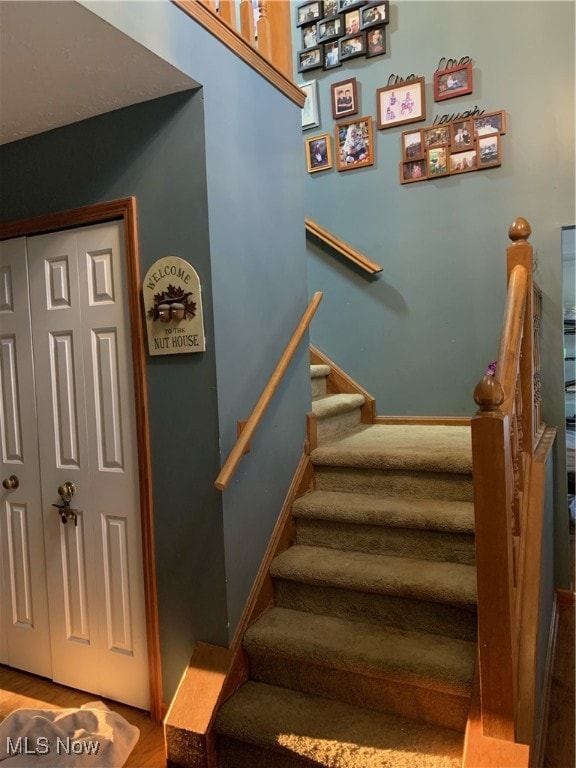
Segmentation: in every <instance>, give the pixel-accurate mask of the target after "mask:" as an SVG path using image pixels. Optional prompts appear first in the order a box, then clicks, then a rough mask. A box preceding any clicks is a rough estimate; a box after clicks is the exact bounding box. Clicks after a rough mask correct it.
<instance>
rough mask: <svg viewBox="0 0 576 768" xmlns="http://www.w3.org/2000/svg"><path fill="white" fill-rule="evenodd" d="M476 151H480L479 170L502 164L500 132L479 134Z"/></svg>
mask: <svg viewBox="0 0 576 768" xmlns="http://www.w3.org/2000/svg"><path fill="white" fill-rule="evenodd" d="M476 152H477V153H478V165H477V170H478V171H481V170H482V169H483V168H493V167H494V166H496V165H501V164H502V156H501V147H500V134H499V133H491V134H489V135H487V136H479V137H478V138H477V139H476Z"/></svg>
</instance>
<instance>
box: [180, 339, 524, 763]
mask: <svg viewBox="0 0 576 768" xmlns="http://www.w3.org/2000/svg"><path fill="white" fill-rule="evenodd" d="M334 370H335V367H334V366H333V365H332V364H331V363H330V361H328V360H327V359H326V358H324V357H323V356H322V355H321V353H319V352H318V351H317V350H315V349H312V354H311V391H312V413H311V414H309V418H308V423H309V424H311V425H312V426H313V432H314V433H313V434H310V435H309V440H308V443H307V448H308V453H309V455H305V456H303V458H302V461H301V463H300V466H299V468H298V471H297V473H296V476H295V478H294V482H293V483H292V487H291V489H290V491H289V493H288V495H287V498H286V502H285V504H284V507H283V510H282V513H281V515H280V517H279V520H278V524H277V526H276V529H275V531H274V534H273V536H272V539H271V543H270V547H269V549H268V552H267V554H266V556H265V558H264V561H263V564H262V567H261V569H260V572H259V575H258V577H257V579H256V582H255V585H254V588H253V591H252V593H251V595H250V598H249V600H248V604H247V607H246V610H245V612H244V615H243V618H242V621H241V624H240V626H239V628H238V630H237V632H236V636H235V638H234V641H233V643H232V647H231V649H230V650H226V649H218V650H217V651H215V652H214V657H213V658H210V654H208V652H207V650H206V648H207V647H205V646H202V645H200V644H199V646H198V648H197V651H195V653H194V657H195V658H193V660H192V666H191V668H190V670H189V672H190V675H191V678H194V680H195V682H194V683H193V682H192V680H191V681H189V683H188V685H189V689H190V691H191V692H189V693H185V692H184V691H183V690H181V691H180V692H179V694H178V695H177V697H176V701H175V704H174V705H173V708H172V710H171V712H170V713H169V715H168V718H167V721H166V738H167V754H168V761H169V763H168V764H169V765H172V766H193V768H215V767H216V766H219V768H240V767H244V766H245V767H246V768H300V766H302V768H304V766H307V767H308V768H310V766H319V767H320V768H322V767H325V768H371V767H372V766H373V767H374V768H376V767H378V768H383V767H386V768H413V767H414V766H418V768H460V767H461V766H462V759H463V753H464V738H465V731H466V727H467V724H468V720H469V715H470V711H471V706H472V692H473V679H474V670H475V665H476V654H477V647H476V568H475V549H474V515H473V505H472V463H471V462H472V458H471V444H470V443H471V438H470V427H469V425H468V424H467V423H466V422H465V421H464V420H462V422H460V423H456V425H455V424H454V422H450V421H448V422H447V423H442V420H440V423H424V424H419V423H414V422H410V423H407V424H395V423H389V424H386V423H384V424H382V423H374V421H375V408H374V401H373V399H372V398H370V396H369V395H368V393H366V392H365V391H364V390H362V388H360V387H358V385H356V384H355V383H354V382H352V380H351V379H349V377H347V376H346V375H345V374H344V373H343V372H342V371H340V369H336V372H334ZM182 687H185V684H184V683H183V686H181V688H182ZM186 721H187V722H186ZM190 725H191V726H193V728H194V733H193V734H189V733H188V728H189V726H190ZM468 728H470V726H468ZM512 746H513V747H518V749H519V750H520V752H522V753H523V749H522V748H521V747H520V746H519V745H512ZM510 748H512V747H510ZM503 749H504V747H503ZM503 754H504V753H503ZM506 754H507V753H506ZM512 765H516V763H513V764H512ZM518 765H520V764H518ZM470 768H473V766H472V763H470ZM477 768H479V766H477Z"/></svg>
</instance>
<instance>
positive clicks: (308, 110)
mask: <svg viewBox="0 0 576 768" xmlns="http://www.w3.org/2000/svg"><path fill="white" fill-rule="evenodd" d="M299 88H300V90H301V91H303V92H304V93H305V94H306V101H305V102H304V106H303V107H302V130H303V131H306V130H308V128H317V127H318V126H319V125H320V117H319V112H318V82H317V81H316V80H309V81H308V82H307V83H302V84H301V85H300V86H299Z"/></svg>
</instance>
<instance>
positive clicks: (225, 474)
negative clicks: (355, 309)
mask: <svg viewBox="0 0 576 768" xmlns="http://www.w3.org/2000/svg"><path fill="white" fill-rule="evenodd" d="M322 296H323V294H322V291H316V293H315V294H314V296H312V299H311V301H310V304H308V307H307V308H306V311H305V312H304V314H303V315H302V317H301V318H300V322H299V323H298V325H297V326H296V330H295V331H294V333H293V334H292V338H291V339H290V341H289V342H288V344H287V345H286V349H285V350H284V352H283V353H282V356H281V358H280V360H279V362H278V365H277V366H276V368H275V369H274V371H273V373H272V375H271V376H270V379H269V381H268V383H267V384H266V386H265V387H264V390H263V392H262V394H261V395H260V398H259V400H258V402H257V403H256V405H255V406H254V410H253V411H252V413H251V415H250V417H249V419H248V421H246V423H245V424H244V423H243V424H242V430H241V432H240V435H239V436H238V439H237V440H236V442H235V443H234V447H233V448H232V450H231V451H230V455H229V456H228V458H227V459H226V461H225V462H224V465H223V467H222V469H221V470H220V474H219V475H218V477H217V478H216V480H215V482H214V485H215V486H216V488H218V490H219V491H223V490H224V489H225V488H227V487H228V484H229V483H230V480H231V479H232V476H233V475H234V472H235V471H236V467H237V466H238V464H239V463H240V459H241V458H242V456H243V455H244V454H245V453H246V452H247V450H248V446H249V445H250V440H251V439H252V437H253V435H254V432H255V431H256V429H257V428H258V425H259V424H260V422H261V420H262V417H263V416H264V413H265V412H266V409H267V408H268V406H269V405H270V401H271V400H272V398H273V397H274V393H275V392H276V390H277V389H278V386H279V385H280V382H281V381H282V377H283V376H284V374H285V373H286V370H287V368H288V366H289V365H290V362H291V360H292V358H293V357H294V354H295V352H296V350H297V349H298V345H299V344H300V342H301V341H302V337H303V336H304V334H305V333H306V331H307V329H308V326H309V325H310V323H311V322H312V318H313V317H314V315H315V314H316V310H317V309H318V306H319V304H320V302H321V301H322Z"/></svg>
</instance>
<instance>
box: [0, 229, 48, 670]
mask: <svg viewBox="0 0 576 768" xmlns="http://www.w3.org/2000/svg"><path fill="white" fill-rule="evenodd" d="M0 393H1V397H0V433H1V434H0V438H1V446H0V450H1V452H2V456H1V459H2V470H1V480H2V481H3V482H10V478H11V477H14V478H16V481H15V482H16V483H17V484H18V485H17V487H15V488H9V489H6V488H4V487H0V563H1V569H0V602H1V605H2V608H1V610H0V662H2V663H3V664H9V665H11V666H14V667H18V669H25V670H27V671H29V672H34V673H36V674H38V675H43V676H45V677H50V676H51V666H50V638H49V627H48V601H47V594H46V575H45V563H44V530H43V519H42V504H41V501H40V472H39V459H38V428H37V424H36V400H35V395H34V367H33V359H32V344H31V331H30V308H29V301H28V269H27V262H26V239H25V238H23V237H21V238H17V239H15V240H10V241H8V242H3V243H0Z"/></svg>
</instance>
